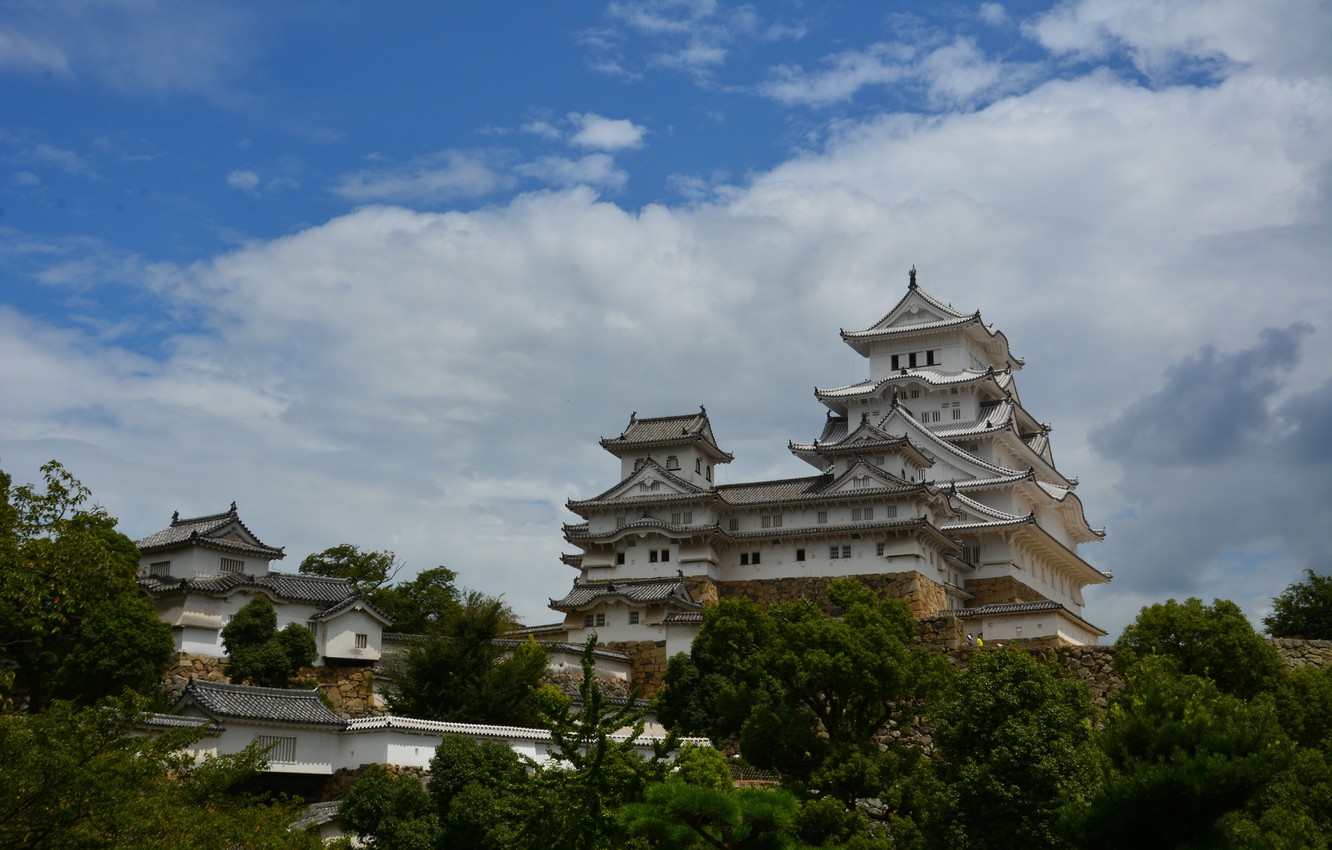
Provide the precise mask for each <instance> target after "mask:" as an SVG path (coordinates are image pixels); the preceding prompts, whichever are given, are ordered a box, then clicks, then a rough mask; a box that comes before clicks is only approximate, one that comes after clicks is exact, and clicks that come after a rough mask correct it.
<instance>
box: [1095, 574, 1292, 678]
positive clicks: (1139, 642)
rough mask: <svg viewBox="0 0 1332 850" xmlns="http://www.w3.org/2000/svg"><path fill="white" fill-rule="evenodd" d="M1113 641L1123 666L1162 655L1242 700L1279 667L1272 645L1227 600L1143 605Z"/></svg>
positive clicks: (1277, 673)
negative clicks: (1116, 639) (1148, 657)
mask: <svg viewBox="0 0 1332 850" xmlns="http://www.w3.org/2000/svg"><path fill="white" fill-rule="evenodd" d="M1116 646H1117V647H1118V648H1119V649H1120V654H1119V658H1120V659H1121V660H1122V662H1123V664H1124V666H1125V668H1126V669H1129V670H1131V668H1132V666H1133V664H1134V663H1135V661H1136V660H1137V659H1141V658H1143V657H1145V656H1150V655H1159V656H1165V657H1167V658H1170V659H1172V661H1173V663H1174V665H1175V668H1176V669H1177V670H1178V672H1180V673H1183V674H1189V675H1193V676H1204V677H1207V678H1209V679H1211V680H1212V681H1213V682H1215V683H1216V685H1217V687H1219V688H1220V689H1221V690H1222V691H1223V692H1224V693H1227V694H1231V695H1233V696H1237V697H1240V698H1241V699H1250V698H1252V697H1253V696H1255V695H1256V694H1258V693H1261V692H1264V691H1270V690H1272V689H1273V688H1274V687H1275V686H1276V684H1277V681H1278V679H1279V677H1280V675H1281V672H1282V666H1281V658H1280V656H1278V655H1277V653H1276V650H1275V649H1273V648H1272V646H1271V645H1270V644H1268V642H1267V641H1266V640H1264V639H1263V638H1262V636H1261V635H1259V634H1258V633H1257V632H1255V631H1254V630H1253V626H1251V625H1250V624H1249V621H1248V620H1247V619H1246V618H1245V617H1244V613H1243V612H1242V611H1241V610H1240V608H1239V606H1238V605H1236V604H1235V603H1234V602H1231V601H1229V600H1225V599H1217V600H1214V601H1213V603H1212V604H1211V605H1204V604H1203V603H1202V601H1201V600H1199V599H1197V598H1190V599H1188V600H1186V601H1185V602H1183V603H1179V602H1176V601H1175V600H1173V599H1171V600H1168V601H1166V602H1165V603H1162V604H1157V605H1150V606H1148V607H1146V608H1143V609H1142V611H1141V612H1140V613H1139V614H1138V618H1137V619H1136V620H1135V621H1134V622H1133V623H1131V624H1130V625H1129V626H1127V627H1126V628H1125V629H1124V631H1123V633H1122V634H1121V635H1120V638H1119V641H1118V642H1117V643H1116Z"/></svg>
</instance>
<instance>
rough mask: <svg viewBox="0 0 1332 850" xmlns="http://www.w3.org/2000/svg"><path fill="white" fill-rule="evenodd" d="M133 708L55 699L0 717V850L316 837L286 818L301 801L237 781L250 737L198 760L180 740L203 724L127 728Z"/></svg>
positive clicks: (251, 758) (255, 847)
mask: <svg viewBox="0 0 1332 850" xmlns="http://www.w3.org/2000/svg"><path fill="white" fill-rule="evenodd" d="M140 707H141V704H140V703H138V702H136V701H135V700H134V699H130V698H121V699H114V700H109V701H106V702H104V703H102V704H100V705H99V706H97V707H94V708H85V709H78V708H76V707H74V706H73V705H72V704H70V703H67V702H63V701H57V702H54V703H52V705H51V706H50V708H49V709H48V710H47V711H45V712H43V713H41V714H35V715H22V714H10V715H5V716H0V850H9V848H14V850H19V848H22V849H23V850H47V848H50V850H94V848H96V850H101V848H106V847H135V848H146V850H177V848H181V847H191V848H201V850H210V848H216V850H226V849H227V848H252V850H269V849H270V848H272V849H273V850H276V848H311V850H313V848H317V847H319V841H318V839H317V838H316V837H315V836H313V835H310V834H308V833H304V832H294V831H291V830H290V829H289V827H290V825H291V823H293V822H294V821H295V820H296V818H297V817H298V816H299V813H300V811H301V808H302V807H301V805H300V804H299V803H290V804H288V803H274V802H271V801H261V800H258V799H255V798H252V797H250V796H248V795H247V794H245V793H244V792H242V791H241V790H240V787H241V786H242V784H243V783H244V782H245V781H246V780H247V779H249V778H250V777H252V776H253V775H254V773H255V771H257V770H259V769H260V768H261V767H262V765H263V757H262V755H261V754H260V753H259V752H258V751H257V750H256V749H255V748H250V749H249V750H247V751H245V752H243V753H241V754H239V755H235V756H218V757H211V758H206V759H204V760H203V761H201V762H199V763H196V762H195V760H194V758H193V757H192V756H191V755H190V754H189V753H188V752H186V751H185V750H184V748H185V747H186V746H188V745H189V744H191V743H193V742H194V741H196V740H198V739H199V738H200V737H202V735H203V730H202V729H201V728H195V729H191V728H184V729H175V730H171V731H168V732H163V733H161V734H158V735H142V734H134V732H135V729H136V726H137V725H138V724H139V723H140V722H141V719H142V715H141V714H140Z"/></svg>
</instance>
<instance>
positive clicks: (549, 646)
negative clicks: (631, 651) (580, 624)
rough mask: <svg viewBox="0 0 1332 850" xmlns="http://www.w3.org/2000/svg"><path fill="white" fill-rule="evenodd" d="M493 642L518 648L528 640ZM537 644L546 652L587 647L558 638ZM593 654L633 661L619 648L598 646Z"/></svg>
mask: <svg viewBox="0 0 1332 850" xmlns="http://www.w3.org/2000/svg"><path fill="white" fill-rule="evenodd" d="M559 626H560V629H561V630H563V629H564V624H563V623H560V624H559ZM509 634H511V635H512V634H518V630H514V631H512V632H509ZM534 637H535V635H534ZM491 643H492V644H494V645H495V646H502V647H505V648H506V649H516V648H518V647H520V646H522V645H523V644H525V643H527V641H525V640H515V639H513V638H495V639H494V640H492V641H491ZM536 644H537V646H539V647H541V648H542V649H544V650H545V651H546V652H572V653H573V654H575V655H581V654H582V652H583V650H584V649H585V647H584V646H583V644H581V643H569V642H568V641H561V640H556V641H547V640H538V641H537V642H536ZM592 654H593V655H594V656H595V657H597V658H602V659H605V660H606V661H633V659H632V658H630V657H629V655H628V654H627V653H624V652H619V651H618V650H614V649H603V648H602V647H597V648H596V649H594V650H592Z"/></svg>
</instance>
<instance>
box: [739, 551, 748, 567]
mask: <svg viewBox="0 0 1332 850" xmlns="http://www.w3.org/2000/svg"><path fill="white" fill-rule="evenodd" d="M740 566H742V567H747V566H749V553H748V552H741V553H740Z"/></svg>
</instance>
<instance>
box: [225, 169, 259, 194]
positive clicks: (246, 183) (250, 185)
mask: <svg viewBox="0 0 1332 850" xmlns="http://www.w3.org/2000/svg"><path fill="white" fill-rule="evenodd" d="M259 182H260V179H259V174H258V172H255V171H251V170H249V169H248V168H238V169H236V170H235V171H233V172H231V173H230V174H228V175H227V185H228V186H230V187H231V188H233V189H239V190H241V191H242V192H244V193H245V194H247V195H255V196H258V194H259Z"/></svg>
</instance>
